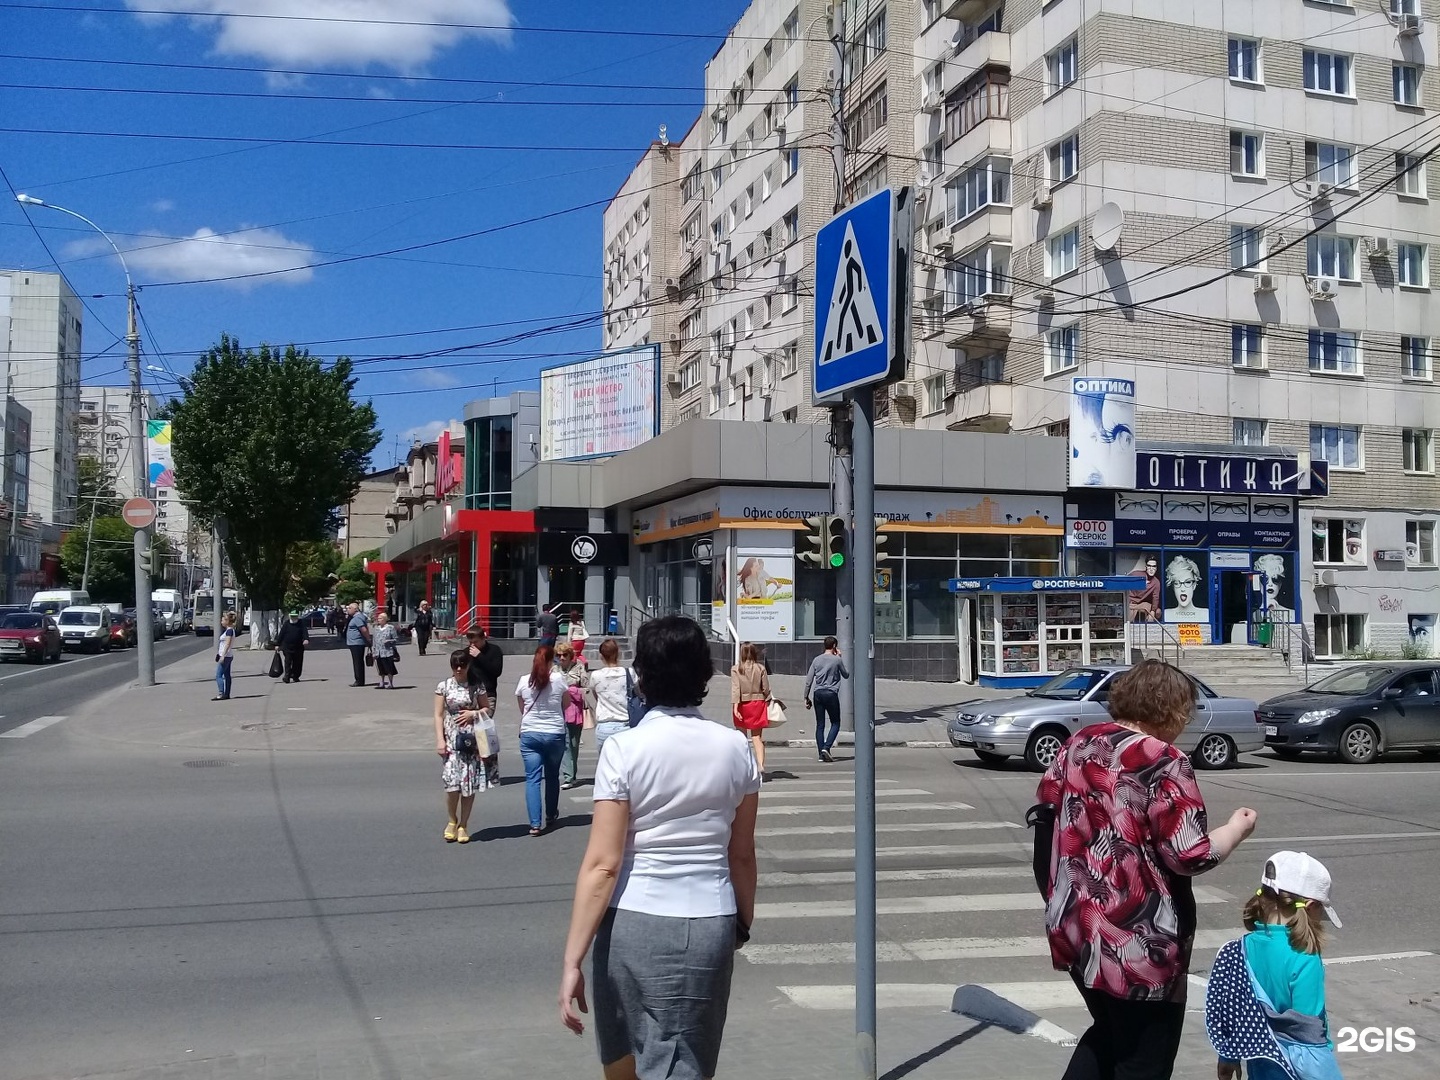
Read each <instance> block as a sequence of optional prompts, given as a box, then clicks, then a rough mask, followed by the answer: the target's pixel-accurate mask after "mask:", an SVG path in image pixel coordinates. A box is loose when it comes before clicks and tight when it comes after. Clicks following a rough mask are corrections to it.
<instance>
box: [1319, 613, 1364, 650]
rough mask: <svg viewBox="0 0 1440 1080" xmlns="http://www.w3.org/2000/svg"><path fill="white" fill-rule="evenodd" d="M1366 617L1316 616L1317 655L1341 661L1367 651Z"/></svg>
mask: <svg viewBox="0 0 1440 1080" xmlns="http://www.w3.org/2000/svg"><path fill="white" fill-rule="evenodd" d="M1365 622H1366V616H1364V615H1316V616H1315V655H1316V656H1317V657H1325V658H1330V659H1341V658H1343V657H1346V656H1349V655H1350V654H1351V653H1358V652H1362V651H1364V649H1365Z"/></svg>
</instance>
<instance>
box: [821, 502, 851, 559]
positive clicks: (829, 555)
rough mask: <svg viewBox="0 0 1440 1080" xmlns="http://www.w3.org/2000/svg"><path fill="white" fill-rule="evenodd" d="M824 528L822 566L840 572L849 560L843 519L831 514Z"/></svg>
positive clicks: (848, 547) (848, 545) (847, 541)
mask: <svg viewBox="0 0 1440 1080" xmlns="http://www.w3.org/2000/svg"><path fill="white" fill-rule="evenodd" d="M825 527H826V533H825V538H826V541H827V543H826V544H825V564H824V565H825V566H826V567H827V568H829V569H831V570H840V569H842V568H843V567H844V566H845V560H847V559H848V558H850V537H849V536H847V535H846V533H845V519H844V518H842V517H836V516H835V515H833V514H832V515H830V519H829V521H827V522H826V523H825Z"/></svg>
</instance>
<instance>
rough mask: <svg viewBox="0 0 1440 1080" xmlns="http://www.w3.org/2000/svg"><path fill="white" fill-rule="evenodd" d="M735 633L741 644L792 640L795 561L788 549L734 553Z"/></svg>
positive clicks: (751, 548)
mask: <svg viewBox="0 0 1440 1080" xmlns="http://www.w3.org/2000/svg"><path fill="white" fill-rule="evenodd" d="M735 565H736V567H737V569H736V572H735V576H734V578H733V580H732V582H731V584H733V585H734V586H735V629H736V630H737V631H738V632H739V634H740V640H742V641H793V640H794V639H795V557H794V552H793V550H792V549H791V548H789V547H773V548H772V547H764V548H762V547H743V548H740V549H739V550H738V551H736V553H735Z"/></svg>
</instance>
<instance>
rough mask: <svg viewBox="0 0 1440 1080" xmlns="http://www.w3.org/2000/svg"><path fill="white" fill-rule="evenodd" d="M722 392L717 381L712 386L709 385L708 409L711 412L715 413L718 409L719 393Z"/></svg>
mask: <svg viewBox="0 0 1440 1080" xmlns="http://www.w3.org/2000/svg"><path fill="white" fill-rule="evenodd" d="M722 392H723V391H722V388H721V386H720V384H719V383H716V384H715V385H714V386H712V387H710V411H711V412H712V413H717V412H719V411H720V395H721V393H722Z"/></svg>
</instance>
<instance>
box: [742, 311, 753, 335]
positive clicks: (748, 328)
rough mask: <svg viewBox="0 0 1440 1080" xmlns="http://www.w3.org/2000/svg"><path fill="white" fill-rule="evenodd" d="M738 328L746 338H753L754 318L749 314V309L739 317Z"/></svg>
mask: <svg viewBox="0 0 1440 1080" xmlns="http://www.w3.org/2000/svg"><path fill="white" fill-rule="evenodd" d="M740 326H741V329H742V331H743V332H744V334H745V336H746V337H747V338H748V337H754V336H755V317H754V316H753V315H751V314H750V309H749V308H746V309H745V313H744V314H743V315H741V317H740Z"/></svg>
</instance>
